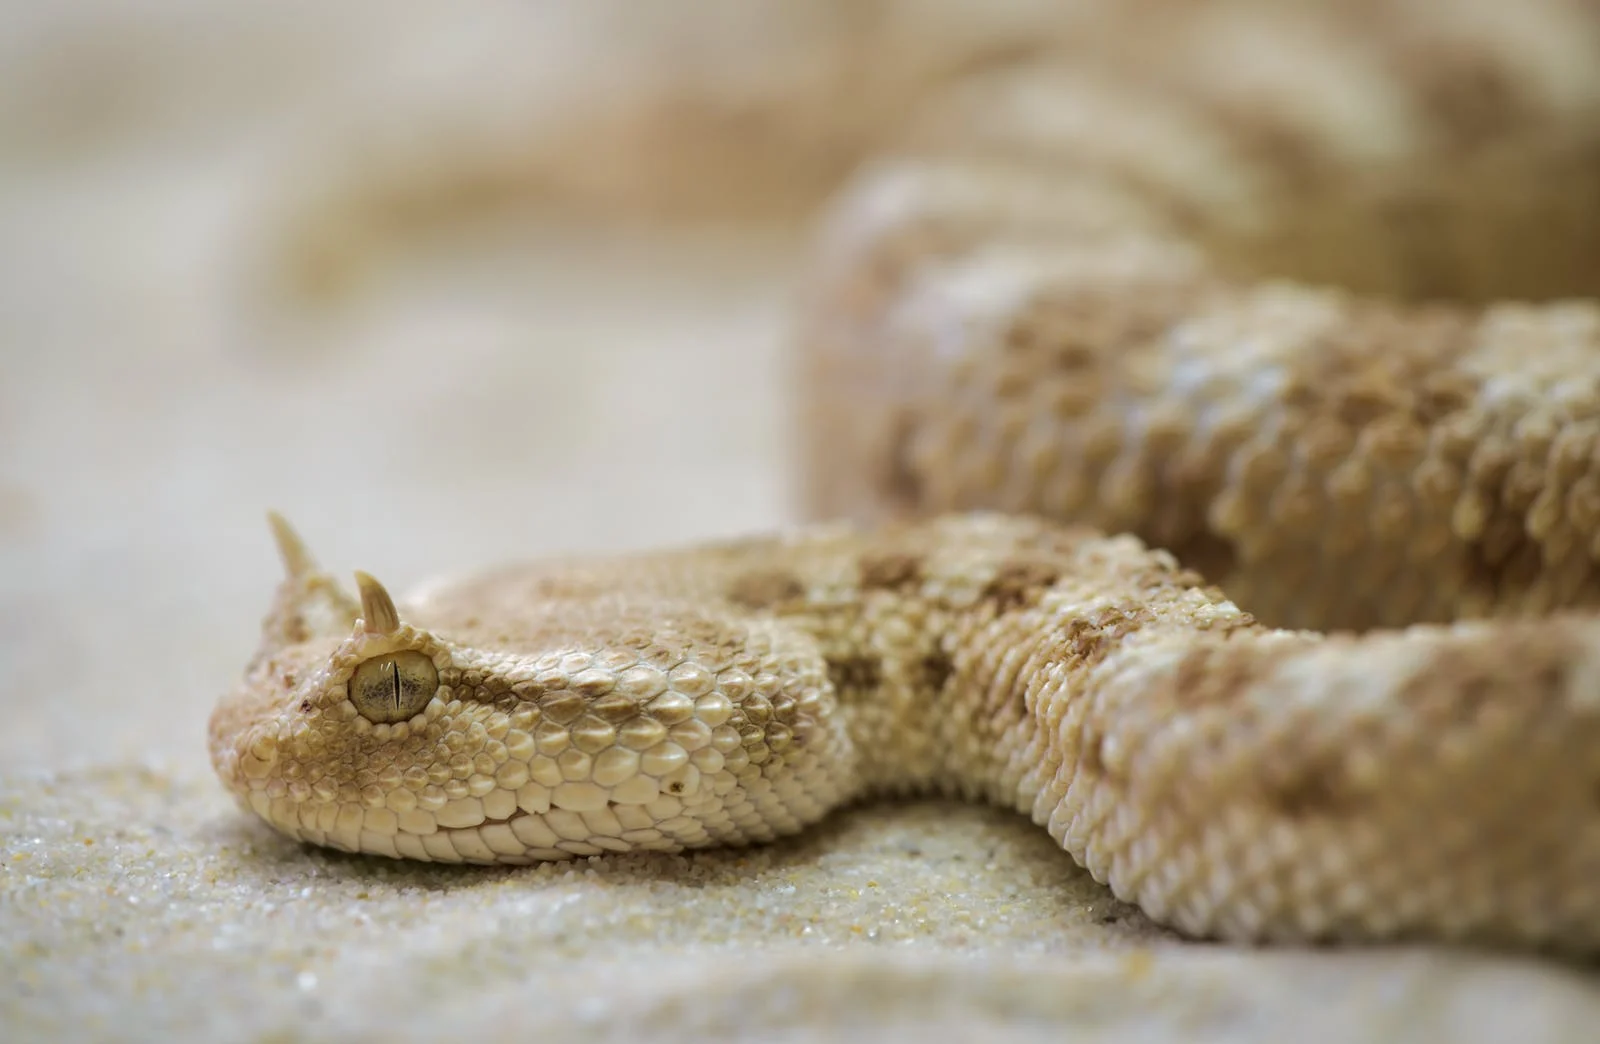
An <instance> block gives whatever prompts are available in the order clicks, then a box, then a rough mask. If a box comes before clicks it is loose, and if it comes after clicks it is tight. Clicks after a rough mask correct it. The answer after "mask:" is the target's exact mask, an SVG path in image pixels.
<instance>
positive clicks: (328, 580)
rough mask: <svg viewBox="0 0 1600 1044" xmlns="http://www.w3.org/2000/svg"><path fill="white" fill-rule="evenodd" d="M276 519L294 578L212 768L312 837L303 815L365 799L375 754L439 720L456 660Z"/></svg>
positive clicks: (246, 798) (216, 725)
mask: <svg viewBox="0 0 1600 1044" xmlns="http://www.w3.org/2000/svg"><path fill="white" fill-rule="evenodd" d="M268 521H269V523H270V525H271V527H272V532H273V537H274V539H275V540H276V542H277V545H278V553H279V556H280V557H281V558H282V560H283V564H284V572H285V576H284V579H283V580H282V581H281V582H280V583H279V585H278V588H277V591H276V592H275V594H274V596H273V602H272V606H271V608H270V609H269V610H268V612H267V615H266V617H265V619H264V620H263V621H262V628H261V642H260V645H259V646H258V648H257V650H256V653H255V656H254V657H253V658H252V659H251V661H250V663H249V665H248V666H247V667H246V669H245V673H244V677H243V679H242V681H241V683H240V684H239V686H238V687H236V688H235V690H234V691H233V692H231V693H229V694H228V695H227V696H225V697H224V698H223V699H222V700H220V701H219V702H218V704H217V707H216V709H215V710H214V711H213V712H212V715H211V721H210V730H209V731H210V750H211V760H212V765H213V767H214V768H215V769H216V771H217V773H218V775H219V776H220V777H221V778H222V780H223V782H224V783H225V784H226V785H227V786H228V788H229V790H230V791H232V793H233V794H234V796H235V798H236V799H237V800H238V801H239V803H240V804H241V805H242V806H244V807H247V808H250V809H252V810H254V811H255V812H257V813H259V814H260V815H261V816H262V817H263V818H266V819H267V820H268V821H269V822H271V823H273V825H274V826H277V827H279V829H283V830H285V831H287V832H289V833H291V834H294V835H296V836H304V831H303V830H302V829H301V828H302V827H303V826H304V824H303V823H302V822H301V821H300V819H299V818H298V815H297V814H296V812H297V810H298V809H299V808H300V807H301V806H304V805H306V804H307V803H308V802H314V801H315V800H316V799H321V801H322V802H323V803H327V802H331V801H335V800H338V799H339V798H341V797H342V798H344V799H348V800H349V801H350V802H352V803H354V802H358V801H359V800H360V796H359V790H360V788H361V786H362V785H370V784H371V782H373V781H371V780H367V779H366V778H365V776H366V775H368V774H370V773H364V772H363V767H362V766H363V765H364V762H365V761H366V760H367V758H366V756H365V755H364V754H363V751H370V750H373V749H377V748H382V747H384V746H385V745H388V744H392V743H398V742H402V741H404V740H405V739H406V738H407V737H408V736H409V735H410V734H411V733H413V732H414V731H420V730H422V729H424V728H425V727H426V724H427V722H428V721H430V720H431V719H432V718H434V717H437V716H438V714H439V713H440V711H441V710H442V706H443V705H442V704H441V703H440V701H439V700H438V699H437V696H438V695H439V690H440V669H441V667H446V666H448V664H449V663H450V660H451V657H450V653H449V651H448V649H447V648H446V646H445V645H444V643H442V642H441V641H439V640H438V639H436V638H435V637H434V636H432V635H431V634H429V633H427V632H425V631H422V630H419V629H417V628H414V627H411V626H408V625H405V624H403V623H401V621H400V615H399V612H398V610H397V609H396V607H395V604H394V600H393V599H392V598H391V597H390V596H389V593H388V591H386V590H385V589H384V587H383V585H382V584H380V583H379V582H378V581H377V580H375V579H374V578H373V577H371V576H369V575H367V574H366V573H357V574H356V588H357V591H358V593H359V601H358V600H357V599H354V598H351V597H350V595H348V594H347V593H346V592H345V591H344V590H343V589H341V588H340V587H339V585H338V583H337V582H336V581H335V580H334V578H333V577H332V576H331V575H330V574H328V573H326V572H324V571H323V570H322V569H321V568H320V567H319V566H318V565H317V563H316V561H315V560H314V559H313V558H312V557H311V554H310V553H309V552H308V551H307V549H306V546H305V543H304V542H303V541H302V540H301V539H300V537H299V535H298V534H296V533H295V531H294V530H293V529H292V528H291V527H290V526H289V523H288V522H287V521H285V520H284V519H283V517H282V516H280V515H277V514H275V513H274V514H270V515H269V516H268ZM374 763H376V761H375V759H374ZM391 764H392V759H391ZM313 766H324V767H327V766H331V767H335V768H338V769H339V770H340V771H338V772H328V771H321V772H319V771H315V770H314V768H313ZM346 770H353V771H346ZM350 847H353V846H350Z"/></svg>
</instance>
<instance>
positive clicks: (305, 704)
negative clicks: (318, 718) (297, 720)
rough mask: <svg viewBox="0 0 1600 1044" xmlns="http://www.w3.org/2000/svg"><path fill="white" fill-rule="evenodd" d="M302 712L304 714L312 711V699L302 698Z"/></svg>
mask: <svg viewBox="0 0 1600 1044" xmlns="http://www.w3.org/2000/svg"><path fill="white" fill-rule="evenodd" d="M300 712H301V713H302V714H310V713H311V701H310V700H301V701H300Z"/></svg>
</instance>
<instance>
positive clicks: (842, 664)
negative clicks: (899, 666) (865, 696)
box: [827, 656, 883, 694]
mask: <svg viewBox="0 0 1600 1044" xmlns="http://www.w3.org/2000/svg"><path fill="white" fill-rule="evenodd" d="M827 665H828V680H829V681H831V682H832V683H833V688H834V691H835V692H838V693H841V694H843V693H849V692H870V691H871V690H873V689H876V688H877V687H878V686H879V685H880V684H881V683H882V682H883V664H882V663H880V662H879V661H878V659H877V657H874V656H847V657H842V658H840V659H836V660H832V659H830V660H828V661H827Z"/></svg>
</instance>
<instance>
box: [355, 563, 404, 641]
mask: <svg viewBox="0 0 1600 1044" xmlns="http://www.w3.org/2000/svg"><path fill="white" fill-rule="evenodd" d="M356 590H358V591H360V592H361V629H362V630H363V631H365V632H366V633H367V634H393V633H394V632H395V631H398V630H399V629H400V613H399V611H398V610H396V609H395V607H394V599H393V598H390V597H389V592H388V591H386V590H384V587H383V585H382V584H380V583H378V581H377V579H376V578H374V577H373V576H372V574H370V573H363V572H361V571H360V570H357V571H356Z"/></svg>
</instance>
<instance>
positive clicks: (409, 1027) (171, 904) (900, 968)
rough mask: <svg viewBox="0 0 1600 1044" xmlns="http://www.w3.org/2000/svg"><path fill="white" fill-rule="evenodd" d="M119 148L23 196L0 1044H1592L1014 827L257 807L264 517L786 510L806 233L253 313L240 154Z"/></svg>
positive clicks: (0, 337)
mask: <svg viewBox="0 0 1600 1044" xmlns="http://www.w3.org/2000/svg"><path fill="white" fill-rule="evenodd" d="M114 151H115V161H114V162H113V161H111V160H108V159H106V158H104V157H103V156H96V157H95V158H93V161H92V162H91V161H73V160H72V159H71V157H68V158H66V159H62V158H61V157H60V156H54V157H51V158H50V159H49V162H45V161H42V160H41V161H39V162H37V163H36V164H35V165H34V166H33V167H31V168H29V169H27V170H23V171H21V172H16V171H14V172H13V173H12V174H10V175H7V176H6V177H5V179H4V181H3V183H0V709H3V712H4V718H3V720H4V722H5V726H4V728H3V729H0V1030H3V1032H0V1036H4V1038H5V1039H6V1040H15V1041H22V1040H91V1039H99V1040H135V1039H167V1040H172V1039H182V1040H189V1039H194V1040H260V1041H288V1040H317V1039H347V1040H380V1039H381V1040H384V1041H403V1040H412V1039H416V1040H423V1039H427V1040H439V1039H455V1040H502V1039H504V1040H510V1039H518V1040H526V1039H530V1038H532V1037H534V1036H535V1035H537V1036H538V1037H539V1039H544V1040H566V1039H581V1040H596V1039H607V1038H610V1037H617V1038H624V1037H625V1038H628V1039H695V1040H706V1039H716V1038H718V1037H727V1036H745V1037H756V1038H759V1039H766V1040H811V1039H830V1038H831V1037H833V1036H836V1035H838V1034H840V1033H850V1034H856V1035H861V1036H868V1035H870V1036H871V1037H872V1039H880V1040H896V1039H905V1040H911V1039H918V1040H927V1039H942V1038H948V1039H978V1037H980V1036H981V1038H982V1039H994V1040H1011V1039H1015V1040H1024V1039H1041V1040H1042V1039H1061V1038H1063V1037H1072V1038H1073V1039H1080V1040H1099V1039H1118V1040H1120V1039H1149V1040H1199V1041H1203V1040H1263V1041H1265V1040H1281V1039H1284V1038H1285V1037H1286V1036H1289V1035H1292V1036H1293V1037H1294V1038H1296V1039H1298V1040H1300V1041H1321V1040H1348V1039H1384V1040H1401V1039H1418V1040H1422V1039H1453V1040H1483V1041H1489V1040H1509V1039H1516V1040H1528V1041H1533V1040H1552V1041H1554V1040H1578V1039H1592V1032H1593V1027H1594V1025H1595V1022H1596V1020H1597V1019H1600V980H1597V979H1596V977H1595V974H1594V971H1593V969H1592V968H1582V967H1574V966H1571V965H1566V964H1561V963H1557V962H1554V961H1546V960H1542V959H1539V958H1528V957H1508V956H1501V955H1494V954H1476V953H1468V952H1461V951H1454V950H1442V949H1440V950H1436V949H1428V948H1397V949H1381V950H1365V951H1358V952H1330V951H1288V952H1286V951H1281V950H1276V951H1250V950H1243V949H1235V948H1228V947H1219V946H1207V945H1194V944H1186V943H1183V942H1181V941H1179V940H1177V939H1175V938H1174V937H1173V936H1171V935H1170V934H1168V933H1166V932H1164V931H1162V930H1160V929H1158V928H1156V927H1154V926H1152V925H1151V924H1150V923H1149V922H1147V921H1146V920H1145V919H1144V918H1143V917H1142V916H1140V915H1139V914H1138V912H1137V911H1134V910H1131V909H1129V908H1127V907H1125V906H1123V905H1121V904H1119V903H1117V902H1115V901H1114V900H1113V899H1111V898H1110V896H1109V895H1108V894H1107V893H1106V892H1105V890H1103V889H1101V888H1100V887H1098V886H1096V885H1095V884H1094V883H1093V882H1092V881H1091V880H1089V879H1088V877H1087V876H1086V875H1085V874H1083V873H1082V872H1080V871H1078V870H1076V869H1075V868H1074V867H1073V865H1072V863H1071V861H1070V859H1068V858H1067V857H1066V856H1065V855H1064V854H1062V853H1061V852H1060V851H1059V850H1057V849H1055V847H1054V846H1053V845H1052V843H1051V842H1050V840H1049V838H1048V837H1047V836H1046V835H1045V834H1044V833H1043V831H1040V830H1038V829H1037V828H1034V827H1032V826H1030V825H1029V824H1028V823H1027V822H1025V821H1023V820H1021V819H1019V818H1017V817H1014V816H1011V815H1007V814H1003V813H1000V812H995V811H993V810H986V809H975V808H966V807H961V806H956V805H950V804H945V803H910V804H901V805H884V806H875V807H872V808H866V809H858V810H854V811H850V812H847V813H843V814H840V815H838V816H836V817H834V818H833V819H832V820H831V821H829V822H828V823H827V824H826V825H824V826H823V827H822V828H820V829H817V830H815V831H813V832H811V833H810V834H808V835H806V836H805V837H802V838H798V839H794V840H791V841H787V842H784V843H781V844H777V845H773V846H770V847H767V848H763V849H759V850H749V851H743V852H708V853H700V854H694V855H690V856H684V857H675V858H608V859H599V860H593V861H589V862H582V863H578V864H575V865H570V866H560V867H541V868H530V869H474V868H459V867H439V866H420V865H419V866H412V865H401V864H395V863H391V862H389V861H384V860H375V859H364V858H354V857H348V856H343V855H339V854H337V853H331V852H327V851H322V850H318V849H313V848H309V847H302V846H299V845H296V844H293V843H290V842H288V841H287V840H285V839H283V838H280V837H278V836H277V835H275V834H273V833H272V832H271V831H269V830H268V829H267V828H266V827H265V826H264V825H262V824H260V823H257V822H254V821H253V820H251V819H248V818H246V817H245V816H243V815H241V814H240V813H239V812H238V811H237V810H236V809H235V808H234V807H233V805H232V804H231V803H230V802H228V801H227V800H226V799H225V797H224V796H223V794H222V791H221V788H220V786H219V785H218V784H217V783H216V781H215V780H214V778H213V777H212V776H211V773H210V769H209V767H208V765H207V762H206V757H205V750H204V741H203V729H204V723H205V719H206V715H207V713H208V711H209V708H210V706H211V704H212V702H213V700H214V699H215V697H216V695H217V694H218V693H219V692H220V691H221V690H222V689H223V688H224V687H225V686H226V685H227V684H228V683H229V682H230V680H231V679H232V677H233V676H234V674H235V672H236V671H237V670H238V669H239V668H240V666H241V665H242V663H243V661H244V659H245V658H246V656H247V655H248V654H249V652H250V650H251V648H252V645H253V642H254V632H255V627H256V624H257V621H258V619H259V616H260V614H261V613H262V612H263V611H264V610H265V608H266V602H267V598H268V595H269V592H270V588H271V585H272V583H273V582H274V579H275V575H276V570H277V563H276V561H275V559H274V556H273V554H272V551H271V546H270V542H269V540H268V536H267V532H266V528H265V525H264V522H263V520H262V512H263V511H264V509H266V508H267V507H269V506H270V507H276V508H278V509H280V510H282V511H284V512H285V513H286V514H288V515H289V517H290V518H292V519H293V520H294V521H295V522H296V524H297V525H298V526H299V527H300V528H301V530H302V531H303V533H304V534H305V536H306V537H307V539H308V540H309V541H310V543H311V545H312V547H313V548H314V550H315V551H316V552H317V553H318V555H319V556H320V557H321V558H322V559H323V560H324V561H325V562H327V563H328V564H330V565H333V566H336V567H338V568H363V569H367V570H370V571H372V572H374V573H376V574H377V575H379V576H380V577H382V578H383V579H384V580H385V581H386V582H387V583H389V584H390V585H391V586H393V587H396V588H404V587H406V586H408V585H409V584H411V583H413V582H416V581H419V580H421V579H423V578H424V577H426V576H428V575H430V574H432V573H435V572H437V571H441V570H453V569H457V568H467V567H472V566H478V565H484V564H488V563H491V562H494V561H497V560H503V559H506V558H513V557H518V556H524V555H529V554H535V553H544V552H555V551H566V550H578V549H602V548H607V549H615V548H624V547H630V546H640V545H645V544H657V543H666V542H673V541H679V540H686V539H692V538H703V537H713V536H718V535H724V534H731V533H736V532H743V531H748V530H751V529H757V528H762V527H766V526H771V525H776V524H779V523H781V522H782V521H783V520H784V519H785V518H787V517H789V514H790V511H789V507H788V504H787V501H786V497H787V484H786V482H785V481H784V477H783V476H784V434H783V433H784V416H783V396H782V390H783V377H782V373H783V371H782V354H781V353H782V349H783V330H784V327H785V315H786V309H787V308H788V306H789V293H790V286H791V278H792V273H793V270H794V258H795V255H796V251H797V239H796V236H795V235H794V234H793V233H792V232H788V231H759V232H757V231H750V230H748V229H746V230H742V231H741V230H735V229H732V228H715V227H704V226H701V227H690V228H683V227H679V228H662V227H658V228H654V229H641V228H637V227H635V228H632V229H631V230H629V229H625V228H620V227H608V226H603V225H600V224H598V223H594V222H588V223H586V222H584V221H582V220H579V219H575V218H573V217H571V216H570V215H569V216H557V217H554V218H552V217H548V216H545V217H531V216H522V217H518V218H516V219H509V218H507V219H497V220H493V221H489V222H485V223H482V224H480V225H479V226H477V227H475V228H469V229H466V230H463V231H461V232H459V233H458V234H455V235H452V236H447V237H443V238H436V239H433V240H429V241H427V242H426V243H424V244H423V245H421V246H419V247H417V248H416V249H414V250H410V251H408V252H402V255H401V256H399V257H398V258H396V259H394V260H393V263H389V264H384V265H380V266H377V267H376V268H375V269H374V270H373V271H372V272H369V273H368V275H369V276H370V278H368V279H366V280H365V281H364V282H363V283H362V286H361V288H360V290H359V292H357V293H355V294H354V295H353V296H351V297H350V298H348V299H346V300H345V301H344V302H343V303H342V304H341V305H340V306H339V307H337V308H334V309H332V310H329V311H325V312H320V313H316V314H306V315H298V316H296V317H295V318H293V319H292V320H288V319H283V318H282V317H279V318H278V319H273V320H270V321H269V320H267V319H264V318H263V315H262V313H261V311H260V310H258V309H257V307H256V303H257V302H256V300H255V297H254V296H253V295H254V293H255V290H254V289H253V288H252V285H251V284H250V283H249V280H248V279H247V278H245V277H243V276H241V271H242V270H241V268H240V266H239V265H237V264H235V262H236V261H237V260H238V257H239V253H240V243H239V240H238V238H237V237H238V235H239V232H238V229H239V227H240V225H239V222H238V221H237V220H236V219H237V217H238V215H239V213H240V208H241V203H240V200H241V199H246V198H248V193H243V194H241V190H240V185H241V184H242V183H243V181H241V179H240V178H239V177H236V176H235V174H236V173H237V169H241V168H238V167H237V165H236V164H235V160H237V157H238V155H239V153H238V152H237V151H229V149H228V148H227V147H223V146H214V145H208V146H207V151H206V155H207V156H208V157H209V159H208V161H207V162H206V163H198V162H196V160H195V153H194V152H193V151H192V150H186V149H173V148H170V147H166V146H162V147H159V148H157V147H151V148H149V149H145V148H141V147H131V146H119V147H118V148H117V149H116V150H114ZM244 166H245V167H247V166H248V164H245V165H244ZM229 172H233V173H229ZM245 180H247V179H245Z"/></svg>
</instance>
